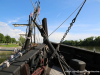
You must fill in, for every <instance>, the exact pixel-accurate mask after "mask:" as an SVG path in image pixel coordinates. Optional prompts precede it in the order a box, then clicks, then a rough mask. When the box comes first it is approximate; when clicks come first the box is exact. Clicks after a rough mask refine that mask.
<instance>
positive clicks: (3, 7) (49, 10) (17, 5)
mask: <svg viewBox="0 0 100 75" xmlns="http://www.w3.org/2000/svg"><path fill="white" fill-rule="evenodd" d="M83 1H84V0H42V1H40V9H41V11H40V15H39V18H40V21H41V22H42V19H43V18H47V25H48V34H50V33H51V32H52V31H53V30H55V29H56V28H57V27H58V26H59V25H60V24H61V23H62V22H63V21H64V20H65V19H66V18H67V17H69V15H70V14H72V12H73V11H74V10H75V9H76V8H77V7H78V6H79V5H80V4H81V3H82V2H83ZM35 2H36V0H33V4H35ZM32 11H34V9H33V6H32V3H31V0H0V33H3V34H4V35H7V34H8V35H10V36H11V37H14V38H16V39H18V38H19V35H18V34H19V33H25V30H26V27H16V28H14V26H13V25H12V24H15V23H18V24H27V23H28V21H27V20H28V18H29V15H30V12H32ZM77 12H78V10H77V11H76V12H75V13H74V14H73V15H72V16H71V17H70V18H69V19H68V20H67V21H66V22H65V23H64V24H63V25H62V26H61V27H60V28H59V29H58V30H57V31H56V32H55V33H54V34H52V35H51V36H50V37H49V39H50V40H51V41H54V42H59V41H60V40H61V38H62V37H63V35H64V33H65V31H66V30H67V29H68V26H69V25H70V23H71V21H72V19H73V18H74V17H75V16H76V14H77ZM37 21H38V19H37ZM99 35H100V0H87V1H86V3H85V5H84V7H83V9H82V10H81V12H80V14H79V15H78V17H77V19H76V22H75V23H74V24H73V26H72V28H71V30H70V31H69V33H68V35H67V36H66V38H65V40H79V39H82V40H83V39H85V38H87V37H90V36H99ZM41 40H42V39H41Z"/></svg>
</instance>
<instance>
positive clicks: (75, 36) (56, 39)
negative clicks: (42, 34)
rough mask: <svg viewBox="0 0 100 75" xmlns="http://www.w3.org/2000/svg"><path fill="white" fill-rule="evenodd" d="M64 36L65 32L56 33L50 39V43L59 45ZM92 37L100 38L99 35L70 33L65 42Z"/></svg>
mask: <svg viewBox="0 0 100 75" xmlns="http://www.w3.org/2000/svg"><path fill="white" fill-rule="evenodd" d="M63 35H64V33H63V32H55V33H53V34H52V35H51V36H50V37H49V39H50V41H53V42H57V43H59V42H60V40H61V39H62V37H63ZM91 36H99V34H90V33H79V34H77V33H68V34H67V36H66V37H65V39H64V40H79V39H81V40H84V39H85V38H87V37H91Z"/></svg>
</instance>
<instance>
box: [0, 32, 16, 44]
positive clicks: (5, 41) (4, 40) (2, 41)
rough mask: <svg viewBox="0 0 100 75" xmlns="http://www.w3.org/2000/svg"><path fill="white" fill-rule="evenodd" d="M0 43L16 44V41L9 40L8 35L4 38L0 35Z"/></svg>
mask: <svg viewBox="0 0 100 75" xmlns="http://www.w3.org/2000/svg"><path fill="white" fill-rule="evenodd" d="M0 43H7V44H8V43H16V39H15V38H11V37H10V36H9V35H6V36H4V35H3V34H2V33H0Z"/></svg>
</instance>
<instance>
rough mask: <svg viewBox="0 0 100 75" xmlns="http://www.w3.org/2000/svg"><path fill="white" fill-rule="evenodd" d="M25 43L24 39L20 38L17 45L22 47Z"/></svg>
mask: <svg viewBox="0 0 100 75" xmlns="http://www.w3.org/2000/svg"><path fill="white" fill-rule="evenodd" d="M24 43H25V38H24V37H22V36H20V37H19V45H20V46H22V45H23V44H24Z"/></svg>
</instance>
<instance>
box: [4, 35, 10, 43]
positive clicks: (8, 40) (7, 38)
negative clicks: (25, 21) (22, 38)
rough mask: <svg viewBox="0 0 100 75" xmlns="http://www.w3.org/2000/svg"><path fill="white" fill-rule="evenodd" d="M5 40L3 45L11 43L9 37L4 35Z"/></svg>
mask: <svg viewBox="0 0 100 75" xmlns="http://www.w3.org/2000/svg"><path fill="white" fill-rule="evenodd" d="M5 39H6V41H5V43H7V45H8V43H11V37H10V36H9V35H6V36H5Z"/></svg>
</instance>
